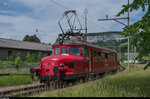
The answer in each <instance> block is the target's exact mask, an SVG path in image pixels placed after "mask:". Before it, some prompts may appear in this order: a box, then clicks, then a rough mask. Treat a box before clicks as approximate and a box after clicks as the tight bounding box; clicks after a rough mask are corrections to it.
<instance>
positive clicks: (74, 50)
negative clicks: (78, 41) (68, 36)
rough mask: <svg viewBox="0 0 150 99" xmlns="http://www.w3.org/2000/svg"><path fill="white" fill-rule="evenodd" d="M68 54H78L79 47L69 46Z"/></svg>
mask: <svg viewBox="0 0 150 99" xmlns="http://www.w3.org/2000/svg"><path fill="white" fill-rule="evenodd" d="M70 54H74V55H80V47H71V48H70Z"/></svg>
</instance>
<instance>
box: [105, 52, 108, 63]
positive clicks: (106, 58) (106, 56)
mask: <svg viewBox="0 0 150 99" xmlns="http://www.w3.org/2000/svg"><path fill="white" fill-rule="evenodd" d="M105 60H106V62H107V61H108V54H107V53H106V54H105Z"/></svg>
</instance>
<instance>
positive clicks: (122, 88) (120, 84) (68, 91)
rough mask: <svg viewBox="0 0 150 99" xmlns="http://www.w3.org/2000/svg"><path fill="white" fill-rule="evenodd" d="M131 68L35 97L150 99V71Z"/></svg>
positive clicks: (137, 66)
mask: <svg viewBox="0 0 150 99" xmlns="http://www.w3.org/2000/svg"><path fill="white" fill-rule="evenodd" d="M143 67H144V66H143V65H136V68H134V65H131V66H130V71H129V72H128V71H125V72H121V73H118V74H115V75H109V76H106V77H105V78H104V79H102V80H96V81H90V82H87V83H84V84H79V85H76V86H73V87H70V88H65V89H61V90H55V91H45V92H43V93H40V94H38V95H34V96H33V97H150V69H149V68H148V69H147V70H143Z"/></svg>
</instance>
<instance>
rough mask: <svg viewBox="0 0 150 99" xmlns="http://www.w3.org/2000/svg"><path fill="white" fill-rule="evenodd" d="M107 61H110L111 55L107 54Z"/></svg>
mask: <svg viewBox="0 0 150 99" xmlns="http://www.w3.org/2000/svg"><path fill="white" fill-rule="evenodd" d="M108 61H109V62H111V55H110V54H108Z"/></svg>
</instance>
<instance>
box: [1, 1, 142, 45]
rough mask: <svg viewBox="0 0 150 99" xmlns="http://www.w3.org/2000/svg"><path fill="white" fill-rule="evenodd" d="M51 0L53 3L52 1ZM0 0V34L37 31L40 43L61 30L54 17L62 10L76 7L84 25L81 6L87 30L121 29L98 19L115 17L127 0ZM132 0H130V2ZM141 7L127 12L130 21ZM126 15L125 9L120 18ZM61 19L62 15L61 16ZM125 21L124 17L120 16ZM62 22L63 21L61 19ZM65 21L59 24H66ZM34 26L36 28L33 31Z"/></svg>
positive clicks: (14, 36)
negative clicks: (85, 18)
mask: <svg viewBox="0 0 150 99" xmlns="http://www.w3.org/2000/svg"><path fill="white" fill-rule="evenodd" d="M53 1H55V3H54V2H53ZM53 1H52V0H0V38H7V39H15V40H23V38H24V36H25V35H27V34H28V35H34V34H35V35H37V37H38V38H39V39H40V40H41V42H44V43H51V44H53V43H54V42H55V41H56V38H57V37H58V34H60V33H62V32H61V29H60V27H59V25H58V21H59V20H60V19H61V18H62V16H63V13H64V12H65V11H67V9H70V10H76V11H77V14H78V16H79V20H80V22H81V24H82V27H84V24H85V23H84V18H83V17H84V16H85V15H84V10H85V9H87V10H88V14H87V19H88V20H87V32H88V33H94V32H106V31H122V30H123V28H124V25H121V24H119V23H117V22H115V21H113V20H112V21H98V19H104V18H106V14H107V15H108V18H117V17H115V16H116V15H117V14H118V13H119V11H121V9H122V5H125V4H127V0H53ZM132 1H133V0H130V2H132ZM143 15H144V13H143V12H142V11H141V10H138V11H134V12H132V13H130V24H133V23H135V22H137V21H138V20H140V19H141V18H142V16H143ZM122 17H127V13H125V14H124V15H121V16H120V18H122ZM63 20H65V19H63ZM120 21H121V22H123V23H125V24H127V20H120ZM63 22H65V21H63ZM66 24H67V23H64V24H63V26H64V27H66ZM36 29H38V32H36Z"/></svg>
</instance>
